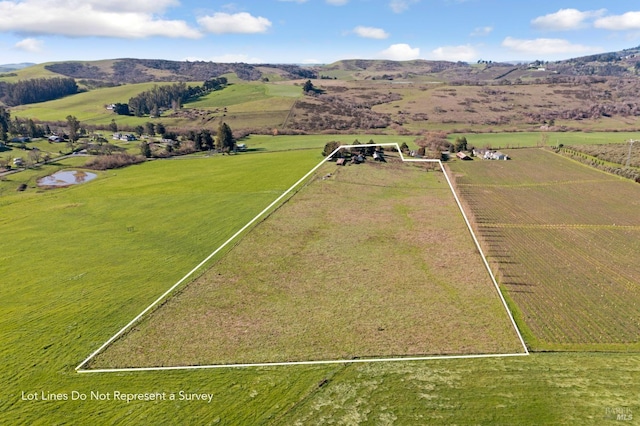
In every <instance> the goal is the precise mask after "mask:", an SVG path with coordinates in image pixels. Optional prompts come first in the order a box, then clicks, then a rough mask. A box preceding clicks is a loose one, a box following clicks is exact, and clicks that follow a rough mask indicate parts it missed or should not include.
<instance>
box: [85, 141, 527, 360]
mask: <svg viewBox="0 0 640 426" xmlns="http://www.w3.org/2000/svg"><path fill="white" fill-rule="evenodd" d="M385 146H387V147H393V148H395V149H396V150H397V151H398V153H399V154H400V158H401V160H402V162H404V163H411V162H414V163H437V164H438V166H439V167H440V170H441V171H442V173H443V175H444V176H445V179H446V181H447V184H448V185H449V189H450V190H451V193H452V194H453V197H454V199H455V201H456V204H457V206H458V209H459V210H460V213H461V214H462V217H463V219H464V221H465V224H466V225H467V229H468V230H469V232H470V233H471V236H472V239H473V241H474V243H475V246H476V249H477V250H478V252H479V253H480V256H481V257H482V261H483V263H484V265H485V268H486V269H487V271H488V273H489V276H490V278H491V281H492V283H493V285H494V286H495V289H496V291H497V292H498V296H499V297H500V300H501V302H502V304H503V307H504V308H505V310H506V312H507V315H508V316H509V319H510V321H511V324H512V326H513V327H514V329H515V331H516V334H517V336H518V339H519V340H520V343H521V344H522V347H523V349H524V352H517V353H506V354H475V355H474V354H470V355H438V356H424V357H406V358H403V357H397V358H364V359H347V360H324V361H290V362H267V363H249V364H214V365H197V366H174V367H131V368H112V369H84V368H83V367H84V366H85V365H86V364H87V363H89V361H91V360H92V359H93V358H95V357H96V356H97V355H98V354H100V353H101V352H103V351H104V350H105V349H106V348H107V347H108V346H109V345H111V344H112V343H113V342H114V341H115V340H117V339H118V338H119V337H121V336H122V335H123V334H125V333H126V332H127V331H128V330H129V329H130V328H131V327H132V326H133V325H134V324H136V323H137V322H138V321H139V320H140V319H141V318H142V317H143V316H144V315H146V314H147V313H148V312H149V311H151V310H152V309H154V308H155V307H156V306H158V305H159V304H160V303H161V302H163V301H165V300H166V299H167V296H169V295H170V294H171V293H173V291H174V290H175V289H176V288H178V287H179V286H180V285H181V284H183V283H184V282H185V281H186V280H188V279H189V278H190V277H191V276H192V275H193V274H194V273H196V272H197V271H198V270H199V269H200V268H202V266H204V265H205V264H206V263H207V262H208V261H209V260H211V259H212V258H213V257H214V256H215V255H216V254H218V253H219V252H220V251H221V250H223V249H224V248H225V247H226V246H228V245H229V244H231V243H232V242H233V241H234V240H235V239H236V238H237V237H238V236H239V235H240V234H242V233H243V232H244V231H245V230H247V228H249V227H250V226H252V225H253V224H254V223H256V222H257V221H258V220H260V219H261V218H262V217H263V216H264V215H266V214H267V212H269V211H270V210H271V209H272V208H273V207H275V206H276V205H277V204H278V203H280V201H282V200H283V199H284V198H285V197H286V196H287V195H289V194H290V193H291V192H292V191H293V190H294V189H295V188H296V187H298V186H299V185H300V184H302V183H303V182H304V181H306V180H307V178H308V177H309V176H311V175H312V174H313V173H315V171H316V170H318V169H319V168H320V167H321V166H322V165H323V164H324V163H326V162H327V161H329V159H331V158H332V157H333V155H334V154H336V153H337V152H338V151H340V150H341V149H351V148H367V147H385ZM527 355H529V350H528V349H527V345H526V344H525V342H524V339H523V337H522V334H521V333H520V330H519V329H518V326H517V324H516V321H515V319H514V318H513V315H512V314H511V311H510V310H509V307H508V305H507V302H506V300H505V299H504V297H503V295H502V292H501V291H500V287H499V285H498V282H497V281H496V278H495V276H494V274H493V272H492V271H491V267H490V266H489V262H488V261H487V258H486V257H485V255H484V252H483V251H482V248H481V247H480V243H479V241H478V239H477V237H476V235H475V233H474V231H473V228H472V226H471V223H470V221H469V219H468V218H467V215H466V213H465V211H464V208H463V207H462V203H461V202H460V199H459V198H458V195H457V194H456V191H455V189H454V187H453V185H452V183H451V180H450V178H449V176H448V174H447V171H446V169H445V167H444V165H443V164H442V161H440V160H436V159H426V158H420V159H417V158H405V156H404V155H403V153H402V150H401V149H400V146H399V145H398V143H379V144H362V145H340V146H339V147H338V148H336V149H335V150H333V151H332V152H331V153H330V154H329V155H327V156H326V157H325V158H324V159H323V160H322V161H320V162H319V163H318V164H317V165H316V166H315V167H313V168H312V169H311V170H310V171H309V172H307V173H306V174H305V175H304V176H303V177H301V178H300V179H299V180H298V181H297V182H295V183H294V184H293V185H292V186H291V187H290V188H289V189H287V190H286V191H285V192H283V193H282V194H281V195H280V196H278V197H277V198H276V199H275V200H274V201H272V202H271V204H269V205H268V206H267V207H265V208H264V209H263V210H262V211H261V212H260V213H258V214H257V215H256V216H255V217H254V218H253V219H251V220H250V221H249V222H247V223H246V224H245V225H244V226H243V227H242V228H240V229H239V230H238V231H236V232H235V233H234V234H233V235H232V236H231V237H230V238H229V239H227V240H226V241H225V242H224V243H222V244H221V245H220V246H219V247H218V248H216V249H215V250H214V251H213V252H211V254H209V255H208V256H207V257H206V258H205V259H204V260H202V261H201V262H200V263H198V264H197V265H196V266H195V267H194V268H193V269H192V270H191V271H189V272H188V273H187V274H186V275H185V276H183V277H182V278H181V279H180V280H178V281H177V282H176V283H175V284H174V285H172V286H171V287H170V288H169V289H168V290H167V291H165V292H164V293H162V295H160V296H159V297H158V298H157V299H156V300H154V301H153V302H152V303H151V304H150V305H149V306H148V307H147V308H145V309H144V310H143V311H142V312H140V314H138V315H137V316H136V317H135V318H133V319H132V320H131V321H129V322H128V323H127V324H126V325H125V326H124V327H122V328H121V329H120V330H119V331H118V332H117V333H116V334H114V335H113V336H112V337H111V338H109V339H108V340H107V341H106V342H105V343H103V344H102V345H101V346H100V347H99V348H98V349H96V350H95V351H93V352H92V353H91V354H90V355H89V356H88V357H87V358H85V359H84V360H83V361H82V362H81V363H80V364H78V366H77V367H75V371H76V372H77V373H115V372H132V371H166V370H200V369H213V368H240V367H272V366H286V365H322V364H343V363H366V362H397V361H427V360H440V359H474V358H495V357H514V356H527Z"/></svg>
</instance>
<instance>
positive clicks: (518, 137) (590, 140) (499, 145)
mask: <svg viewBox="0 0 640 426" xmlns="http://www.w3.org/2000/svg"><path fill="white" fill-rule="evenodd" d="M545 135H546V138H547V140H546V143H545V141H544V139H543V138H544V137H545ZM459 136H464V137H466V138H467V142H468V143H469V147H472V146H473V147H476V148H487V147H488V148H491V149H508V148H527V147H536V146H558V145H560V144H563V145H565V146H568V145H594V144H610V143H623V142H626V141H628V140H629V139H638V137H639V136H640V134H639V133H638V132H514V133H464V134H462V133H456V134H450V135H449V136H448V137H447V138H448V139H449V140H451V141H454V140H455V139H456V138H457V137H459Z"/></svg>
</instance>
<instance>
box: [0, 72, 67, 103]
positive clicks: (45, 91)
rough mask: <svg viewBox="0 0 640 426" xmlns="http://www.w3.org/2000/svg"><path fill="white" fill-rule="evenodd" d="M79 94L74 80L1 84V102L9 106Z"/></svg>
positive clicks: (33, 80) (50, 79)
mask: <svg viewBox="0 0 640 426" xmlns="http://www.w3.org/2000/svg"><path fill="white" fill-rule="evenodd" d="M76 93H78V85H77V84H76V81H75V80H74V79H72V78H60V77H54V78H35V79H30V80H21V81H18V82H17V83H7V82H0V101H2V102H4V103H5V104H6V105H9V106H16V105H24V104H32V103H36V102H45V101H50V100H53V99H58V98H61V97H63V96H68V95H74V94H76Z"/></svg>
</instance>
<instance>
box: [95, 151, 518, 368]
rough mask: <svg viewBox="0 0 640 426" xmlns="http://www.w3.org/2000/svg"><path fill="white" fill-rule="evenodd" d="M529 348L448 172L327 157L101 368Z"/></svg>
mask: <svg viewBox="0 0 640 426" xmlns="http://www.w3.org/2000/svg"><path fill="white" fill-rule="evenodd" d="M430 166H433V165H430ZM429 169H430V170H431V171H430V172H429V171H428V170H429ZM329 174H331V177H329V178H327V176H328V175H329ZM451 246H454V247H456V248H457V255H458V256H460V257H461V258H464V265H465V267H464V269H462V268H455V267H447V263H448V258H449V256H450V247H451ZM238 265H243V267H242V268H241V269H239V268H238ZM523 352H524V351H523V348H522V344H521V343H520V341H519V338H518V336H517V333H516V332H515V330H514V328H513V326H512V324H511V322H510V320H509V317H508V315H507V312H506V311H505V308H504V306H503V304H502V303H501V301H500V299H499V297H498V294H497V293H496V290H495V287H494V285H493V284H492V282H491V279H490V277H489V274H488V273H487V270H486V268H485V267H484V264H483V263H482V259H481V258H480V256H479V255H478V254H477V251H476V248H475V246H474V244H473V241H472V239H471V237H470V236H469V232H468V230H467V229H466V227H465V224H464V222H463V220H462V216H461V215H460V212H459V210H458V207H457V205H456V203H455V200H454V198H453V196H452V194H451V190H450V188H449V185H448V184H447V181H446V179H445V177H444V176H443V175H442V173H441V172H439V171H438V172H435V171H433V168H432V167H429V168H428V167H427V166H426V165H424V164H422V165H415V164H413V165H412V164H405V163H402V162H401V161H400V160H399V158H396V159H394V157H389V158H388V162H387V163H377V162H375V163H374V162H368V163H366V164H362V165H359V166H352V167H342V166H337V165H336V164H334V163H327V164H325V165H323V167H322V168H321V169H319V170H318V172H317V175H316V179H315V180H314V181H313V182H312V183H311V184H310V185H309V186H307V187H305V188H303V189H302V190H301V191H300V192H298V193H297V194H296V195H295V196H294V198H293V199H292V200H290V201H289V202H288V203H287V204H286V205H284V206H283V207H282V208H281V209H280V210H278V211H277V212H275V213H274V214H272V215H271V217H269V219H268V220H266V221H264V222H262V223H261V224H260V225H258V226H257V227H256V228H255V230H254V231H253V232H252V233H251V234H250V235H249V236H247V237H245V238H244V239H243V240H242V241H241V242H240V243H239V244H238V245H237V246H236V247H234V249H233V250H232V251H230V252H229V253H228V254H227V255H226V256H225V258H224V259H223V260H221V261H220V262H219V263H217V264H216V265H215V266H213V267H212V268H211V269H210V270H209V271H207V273H205V274H204V275H202V277H201V278H200V279H198V280H197V281H195V282H193V283H191V284H190V285H189V286H187V287H186V288H185V289H184V290H183V291H181V292H180V294H179V295H177V296H176V297H175V298H173V299H172V300H171V301H169V302H167V303H166V304H165V305H163V307H162V308H160V309H158V310H157V311H155V312H154V313H153V315H150V316H148V317H147V318H145V320H144V321H143V322H141V323H140V324H139V325H136V330H135V331H132V332H130V333H128V334H127V335H126V336H125V337H124V338H122V339H120V341H118V342H117V343H116V344H114V345H112V346H111V347H110V348H108V349H107V350H106V352H105V353H104V354H103V355H101V356H99V357H98V358H97V359H96V360H95V362H92V363H91V368H98V369H100V368H123V367H156V366H185V365H207V364H208V365H211V364H246V363H265V362H288V361H310V360H311V361H315V360H336V359H351V358H353V357H359V358H371V357H378V358H379V357H397V356H425V355H441V354H449V355H454V354H455V355H461V354H487V353H523Z"/></svg>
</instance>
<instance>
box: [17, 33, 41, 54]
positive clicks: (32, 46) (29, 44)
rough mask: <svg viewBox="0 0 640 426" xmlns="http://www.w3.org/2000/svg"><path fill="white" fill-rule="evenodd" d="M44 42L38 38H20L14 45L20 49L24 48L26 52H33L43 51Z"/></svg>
mask: <svg viewBox="0 0 640 426" xmlns="http://www.w3.org/2000/svg"><path fill="white" fill-rule="evenodd" d="M43 46H44V43H43V41H42V40H38V39H37V38H31V37H29V38H25V39H24V40H20V41H19V42H17V43H16V44H15V45H14V47H15V48H16V49H19V50H24V51H26V52H31V53H40V52H42V47H43Z"/></svg>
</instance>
